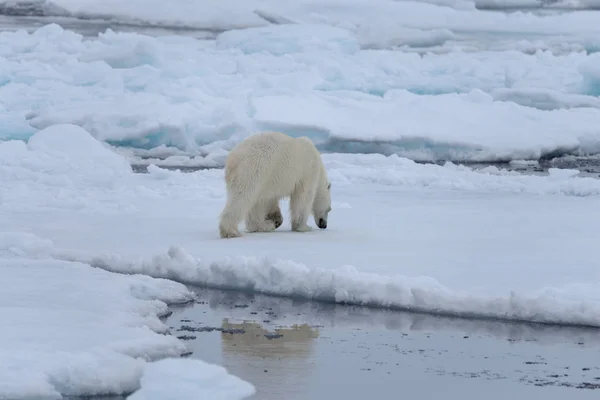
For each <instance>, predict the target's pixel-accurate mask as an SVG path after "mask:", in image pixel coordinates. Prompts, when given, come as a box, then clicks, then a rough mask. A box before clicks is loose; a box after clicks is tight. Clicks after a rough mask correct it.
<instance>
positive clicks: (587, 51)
mask: <svg viewBox="0 0 600 400" xmlns="http://www.w3.org/2000/svg"><path fill="white" fill-rule="evenodd" d="M434 3H436V4H434ZM525 3H527V2H525ZM24 4H25V3H22V5H21V6H20V7H21V8H20V10H21V13H22V14H23V13H24V14H27V13H30V14H31V13H34V11H32V10H38V11H39V12H38V14H42V15H43V14H44V13H46V14H52V15H63V16H65V15H66V16H70V17H69V18H71V17H73V16H78V17H81V18H86V19H85V20H86V21H88V22H89V21H90V18H92V19H93V18H103V19H105V20H109V21H116V22H115V24H118V23H119V21H120V23H124V22H127V23H128V24H141V25H148V24H156V25H164V26H171V27H173V29H175V28H177V29H182V27H186V26H187V27H189V28H190V29H211V30H213V31H214V35H215V38H214V40H195V39H193V38H191V37H184V36H174V35H169V34H163V35H162V36H158V37H153V36H147V35H142V34H137V33H123V32H122V33H116V32H115V31H113V30H110V29H108V30H106V31H105V32H102V33H101V34H99V35H98V36H97V37H95V38H93V39H90V38H84V37H83V36H81V35H80V34H77V33H74V32H72V31H65V30H63V29H62V28H61V27H59V26H58V25H55V24H48V25H45V26H43V27H40V28H39V29H37V30H35V31H32V32H29V33H28V32H25V31H22V30H21V31H15V32H8V31H6V32H2V33H0V56H1V57H0V140H3V139H4V140H5V139H20V140H27V138H28V137H30V136H31V135H32V134H33V133H35V132H36V131H37V130H39V129H43V128H45V127H48V126H51V125H53V124H56V123H72V124H77V125H79V126H81V127H83V128H84V129H86V130H87V131H89V132H90V133H91V134H92V135H93V136H94V137H95V138H98V139H100V140H102V141H104V142H107V143H109V144H111V145H113V146H117V147H118V148H119V149H120V150H123V153H125V152H129V153H131V154H132V155H135V156H140V155H147V154H146V152H150V154H155V155H156V154H158V153H160V152H161V151H163V150H165V151H167V152H169V153H170V154H169V155H170V156H173V157H179V158H175V159H171V160H170V161H169V162H174V163H176V164H180V165H186V164H187V165H205V166H219V165H222V163H223V159H224V157H225V155H226V154H227V151H228V150H229V149H230V148H231V147H232V146H233V145H234V144H235V143H237V142H238V141H240V140H241V139H243V138H244V137H246V136H248V135H249V134H251V133H253V132H256V131H259V130H265V129H277V130H283V131H285V132H287V133H290V134H292V135H308V136H310V137H311V138H313V139H314V140H315V142H316V143H317V144H318V145H319V147H320V149H322V150H323V151H328V152H342V153H381V154H385V155H389V154H397V155H400V156H404V157H408V158H411V159H414V160H424V161H431V160H452V161H510V160H514V159H539V158H540V157H547V156H553V155H557V154H558V155H560V154H575V155H588V154H596V153H598V151H599V149H600V132H599V131H598V130H597V129H595V127H596V126H600V103H599V98H598V96H599V95H600V70H599V69H598V65H600V58H599V56H600V54H599V53H598V52H597V51H598V49H600V40H599V39H598V38H599V37H600V24H598V13H597V12H595V11H577V12H551V13H549V14H547V15H545V14H539V13H535V12H515V13H499V12H488V11H481V10H478V9H477V8H476V7H475V3H472V2H468V1H457V2H454V1H447V2H444V1H439V2H410V1H391V0H376V1H374V2H372V1H371V2H366V1H363V0H361V1H359V0H352V1H340V0H328V1H313V0H302V1H298V2H294V3H293V4H287V3H282V2H275V1H272V0H253V1H248V2H239V1H234V0H228V1H225V2H221V1H219V2H217V1H212V0H211V1H204V2H197V1H184V0H179V1H176V2H175V3H166V2H158V1H156V2H154V1H142V0H136V1H128V2H122V1H96V0H94V1H87V0H86V1H82V0H76V1H75V0H58V1H55V2H43V3H42V2H35V1H34V2H33V3H32V2H29V3H27V5H24ZM486 4H487V5H488V6H490V5H493V4H492V3H490V2H488V3H486ZM494 4H496V3H494ZM498 4H499V3H498ZM511 4H512V5H513V6H514V5H519V4H517V3H514V2H511ZM565 4H567V3H564V2H562V3H560V4H559V3H554V2H552V3H551V4H546V5H547V6H550V7H557V6H560V5H565ZM568 4H570V5H571V6H573V5H582V4H583V3H582V2H579V3H577V4H576V3H574V2H569V3H568ZM527 5H528V4H520V6H527ZM586 5H587V6H591V5H593V4H592V3H589V2H588V3H586ZM478 6H482V4H478ZM6 10H13V11H11V12H17V11H14V10H16V8H15V7H14V2H11V6H10V7H8V8H6V7H5V8H4V11H5V12H8V11H6ZM27 10H29V11H27ZM225 10H227V11H225ZM0 11H2V9H0ZM47 22H50V20H47ZM178 32H179V31H178Z"/></svg>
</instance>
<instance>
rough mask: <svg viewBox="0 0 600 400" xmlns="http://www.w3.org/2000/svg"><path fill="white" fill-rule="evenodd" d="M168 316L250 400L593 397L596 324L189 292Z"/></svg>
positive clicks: (598, 384) (597, 382) (598, 362)
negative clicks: (243, 384)
mask: <svg viewBox="0 0 600 400" xmlns="http://www.w3.org/2000/svg"><path fill="white" fill-rule="evenodd" d="M196 292H197V293H198V301H197V302H196V304H194V305H193V306H188V307H183V308H179V309H176V310H175V312H174V314H173V315H172V316H171V317H170V318H169V319H168V320H167V323H168V325H169V326H170V327H171V333H172V334H173V335H176V336H177V337H179V338H181V339H182V340H185V341H186V342H187V344H188V346H189V349H190V351H192V352H193V353H192V354H191V357H197V358H199V359H202V360H204V361H207V362H211V363H216V364H220V365H223V366H224V367H226V368H227V369H228V370H229V371H230V372H231V373H232V374H235V375H237V376H239V377H240V378H242V379H245V380H247V381H249V382H251V383H253V384H254V385H255V386H256V388H257V394H256V395H255V396H253V397H252V399H261V400H271V399H273V400H274V399H282V398H285V399H290V400H309V399H311V400H312V399H328V398H331V399H338V398H339V399H346V400H353V399H357V400H358V399H364V398H368V397H372V396H375V397H376V398H377V399H387V398H390V399H392V398H398V396H400V395H401V396H402V397H408V398H419V399H434V398H442V397H443V398H448V399H475V398H485V399H506V398H511V397H512V398H517V399H526V398H531V399H535V398H538V397H539V398H544V399H546V400H547V399H564V398H565V397H567V396H568V397H569V398H576V399H586V398H590V399H591V398H597V396H600V391H596V389H600V357H599V356H600V331H598V330H595V329H578V328H564V327H563V328H561V327H551V326H544V325H534V324H510V323H501V322H490V321H473V320H466V319H453V318H440V317H433V316H427V315H417V314H411V313H404V312H393V311H385V310H373V309H366V308H362V307H350V306H341V305H333V304H322V303H313V302H307V301H297V300H292V299H284V298H274V297H269V296H262V295H249V294H243V293H238V292H228V291H218V290H206V289H196Z"/></svg>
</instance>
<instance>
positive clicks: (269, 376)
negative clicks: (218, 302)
mask: <svg viewBox="0 0 600 400" xmlns="http://www.w3.org/2000/svg"><path fill="white" fill-rule="evenodd" d="M222 328H223V330H224V331H225V332H223V333H221V346H222V351H223V352H222V360H223V366H224V367H226V368H227V369H228V370H229V371H230V372H231V373H233V374H234V375H237V376H240V377H243V379H245V380H248V381H250V382H252V383H253V384H254V385H255V387H256V388H257V393H256V394H255V396H254V397H253V398H255V399H259V398H260V399H267V398H268V399H271V398H273V399H275V398H285V396H286V394H287V393H289V391H290V390H292V391H293V392H294V393H296V394H298V393H302V388H303V387H307V386H308V383H309V380H310V379H311V375H312V371H313V370H314V369H313V368H311V366H310V364H311V363H312V361H311V360H313V359H314V354H313V352H314V348H315V346H316V343H315V341H314V339H315V338H317V337H318V336H319V332H318V330H317V329H312V328H311V327H310V326H309V325H308V324H302V325H297V324H294V325H292V326H290V327H279V328H276V329H274V330H272V331H268V330H267V329H265V328H264V327H262V326H261V325H260V324H259V323H257V322H252V321H244V322H242V323H232V322H230V321H229V319H228V318H225V319H224V320H223V323H222ZM236 331H238V332H239V331H243V333H227V332H236ZM265 392H266V393H265Z"/></svg>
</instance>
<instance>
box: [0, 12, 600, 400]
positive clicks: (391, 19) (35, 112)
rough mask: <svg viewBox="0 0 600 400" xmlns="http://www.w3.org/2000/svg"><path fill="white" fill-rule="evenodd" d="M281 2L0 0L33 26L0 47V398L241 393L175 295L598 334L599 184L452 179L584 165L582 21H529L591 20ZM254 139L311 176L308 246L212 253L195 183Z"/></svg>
mask: <svg viewBox="0 0 600 400" xmlns="http://www.w3.org/2000/svg"><path fill="white" fill-rule="evenodd" d="M289 3H290V2H287V3H286V2H280V1H273V0H250V1H245V2H239V1H237V0H227V1H219V2H217V1H214V0H209V1H203V2H198V1H192V0H174V1H173V2H171V3H168V4H167V3H166V2H162V1H161V2H159V1H154V0H143V1H142V0H132V1H128V2H123V1H116V0H110V1H98V0H54V1H46V0H39V1H38V0H32V1H28V2H22V1H20V0H11V1H9V2H2V1H0V13H4V14H6V13H9V14H10V13H12V14H15V13H16V14H21V15H42V17H40V20H41V21H42V23H43V25H42V26H40V27H36V28H35V29H32V30H27V31H26V30H15V31H2V32H0V205H1V207H0V221H2V225H1V227H0V260H1V262H0V275H1V276H2V279H1V280H0V312H1V313H2V316H3V317H4V322H5V324H4V325H3V329H2V330H1V331H0V398H28V397H29V398H31V397H35V398H47V399H59V398H61V396H77V395H111V394H124V395H130V398H132V399H136V398H137V399H140V398H147V399H150V398H165V397H168V398H172V399H174V400H177V399H187V398H198V397H207V398H208V397H210V398H215V399H219V398H222V399H232V400H233V399H241V398H244V397H247V396H249V395H251V394H252V393H253V391H254V388H253V386H252V382H244V381H241V380H240V379H238V378H236V377H234V376H231V375H229V374H228V372H227V371H226V370H224V369H223V368H221V367H219V366H215V365H210V364H206V363H204V362H202V361H200V360H191V359H185V358H181V357H180V356H181V355H182V354H184V353H186V351H187V349H186V347H185V345H184V343H182V342H181V341H179V340H178V339H176V338H175V337H173V336H171V335H169V334H168V329H167V327H166V326H165V325H164V324H163V322H162V321H161V319H160V318H159V317H160V316H164V315H165V314H166V313H168V305H169V304H172V303H179V302H185V301H190V300H193V295H192V294H191V292H190V291H189V290H188V289H187V288H186V287H185V286H184V284H192V285H200V286H208V287H217V288H228V289H236V290H242V291H248V292H261V293H268V294H272V295H277V296H289V297H293V298H305V299H313V300H320V301H329V302H337V303H352V304H361V305H369V306H372V307H389V308H395V309H402V310H411V311H419V312H426V313H432V314H438V315H448V316H459V317H469V318H473V317H476V318H484V319H497V320H512V321H528V322H538V323H544V324H559V325H565V324H569V325H586V326H593V327H600V296H599V294H598V293H600V290H599V289H600V283H599V282H600V271H599V270H598V268H597V254H596V253H597V252H596V251H595V249H596V238H597V234H596V229H595V225H594V223H593V222H594V215H597V209H598V198H599V196H600V180H598V179H596V178H589V177H583V176H581V175H582V174H581V173H580V171H578V170H575V169H556V168H552V169H550V170H549V171H548V174H547V175H545V176H528V175H521V174H518V173H516V172H510V171H507V170H504V169H502V168H498V167H495V166H488V167H486V168H482V169H479V170H474V169H471V168H468V167H465V166H460V165H457V162H461V161H477V162H486V161H510V162H511V164H512V165H513V166H535V165H538V162H539V159H540V158H542V157H546V156H549V155H554V154H571V155H576V156H585V155H587V154H592V155H597V153H599V152H600V129H599V128H598V127H599V126H600V98H599V95H600V70H599V69H598V65H600V64H599V62H600V59H599V53H598V50H599V49H600V40H599V39H598V37H600V35H599V34H600V25H599V24H598V16H597V14H596V13H594V12H591V11H589V10H582V11H575V12H555V11H551V9H555V10H557V9H560V8H571V9H582V8H593V7H596V6H598V2H597V1H595V0H581V1H560V2H551V3H550V2H545V3H544V4H543V5H542V6H539V5H538V4H537V2H535V1H530V0H515V1H510V2H497V1H488V0H475V1H471V0H427V1H418V2H415V1H406V0H403V1H392V0H373V1H369V2H365V1H362V0H319V1H316V0H301V1H295V2H293V4H289ZM511 7H516V8H520V10H519V11H516V12H510V13H500V12H488V11H482V10H481V9H482V8H488V9H489V8H511ZM527 7H538V8H540V7H541V8H543V9H544V10H537V11H533V12H529V11H527V12H526V11H523V10H524V9H525V8H527ZM549 10H550V11H549ZM542 11H543V12H542ZM44 15H45V16H55V17H56V16H59V17H60V19H59V20H60V21H67V20H68V21H71V23H73V21H79V22H78V23H80V24H82V26H83V25H85V26H93V24H98V23H100V24H106V23H107V22H106V21H110V23H111V24H112V26H113V28H114V29H115V30H118V29H119V27H120V26H121V27H122V26H129V27H131V26H140V27H145V28H147V25H152V26H154V27H163V28H164V27H167V28H169V27H170V28H174V29H175V28H177V29H179V30H175V31H171V33H166V34H165V31H162V33H160V34H158V33H157V32H158V31H151V30H148V31H145V32H146V34H141V33H125V32H116V31H113V30H111V29H108V30H106V31H103V32H102V33H100V34H99V35H97V37H84V36H82V35H80V34H78V33H75V32H73V31H69V30H65V29H63V28H61V27H60V26H59V25H57V24H54V23H50V22H51V19H47V18H46V19H45V17H44ZM44 21H45V22H48V23H47V24H44V23H45V22H44ZM99 21H100V22H99ZM102 26H106V25H102ZM182 28H185V32H187V33H190V32H192V34H193V32H197V30H204V32H203V33H204V34H205V35H204V37H211V35H212V37H211V38H210V39H202V40H198V39H195V38H193V37H190V36H189V35H187V36H186V35H185V33H184V30H182ZM206 30H208V31H209V32H208V33H207V32H206ZM175 33H179V34H181V35H177V34H175ZM267 129H277V130H282V131H285V132H286V133H288V134H290V135H293V136H300V135H306V136H309V137H310V138H311V139H312V140H313V141H314V142H315V144H317V146H318V147H319V148H320V149H321V150H322V151H323V152H324V155H323V159H324V161H325V164H326V167H327V169H328V172H329V177H330V179H331V181H332V191H333V211H332V213H331V215H330V224H329V226H328V229H327V230H318V229H315V230H314V231H312V232H309V233H305V234H296V233H292V232H290V229H289V217H288V216H287V215H285V222H284V225H283V226H282V227H281V228H279V229H278V230H277V231H276V232H273V233H268V234H252V235H245V236H244V237H243V238H239V239H232V240H222V239H220V238H219V237H218V229H217V224H218V214H219V213H220V211H221V209H222V207H223V205H224V202H225V191H224V184H223V171H222V170H220V169H215V168H214V167H219V166H222V165H223V162H224V160H225V158H226V156H227V152H228V151H229V150H230V149H231V148H232V147H233V146H234V145H235V144H236V143H237V142H239V141H240V140H242V139H244V138H245V137H247V136H249V135H250V134H252V133H254V132H257V131H260V130H267ZM415 160H416V161H431V160H436V161H439V160H442V161H445V162H443V163H442V165H433V164H429V165H422V164H418V163H416V162H415ZM131 162H134V163H145V164H150V167H149V168H148V173H147V174H136V173H134V172H133V169H132V167H131V165H130V163H131ZM160 166H180V167H189V166H204V167H208V168H209V169H205V170H200V171H196V172H192V173H183V172H181V171H169V170H166V169H162V168H160ZM282 208H287V202H283V204H282ZM286 214H287V213H286ZM310 224H312V221H310ZM165 278H166V279H165ZM132 393H133V394H132Z"/></svg>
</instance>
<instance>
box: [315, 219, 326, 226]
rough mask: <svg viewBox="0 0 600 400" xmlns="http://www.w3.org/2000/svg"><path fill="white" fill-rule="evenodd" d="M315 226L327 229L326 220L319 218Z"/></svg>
mask: <svg viewBox="0 0 600 400" xmlns="http://www.w3.org/2000/svg"><path fill="white" fill-rule="evenodd" d="M317 226H318V227H319V228H321V229H327V221H325V220H324V219H323V218H319V223H318V224H317Z"/></svg>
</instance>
